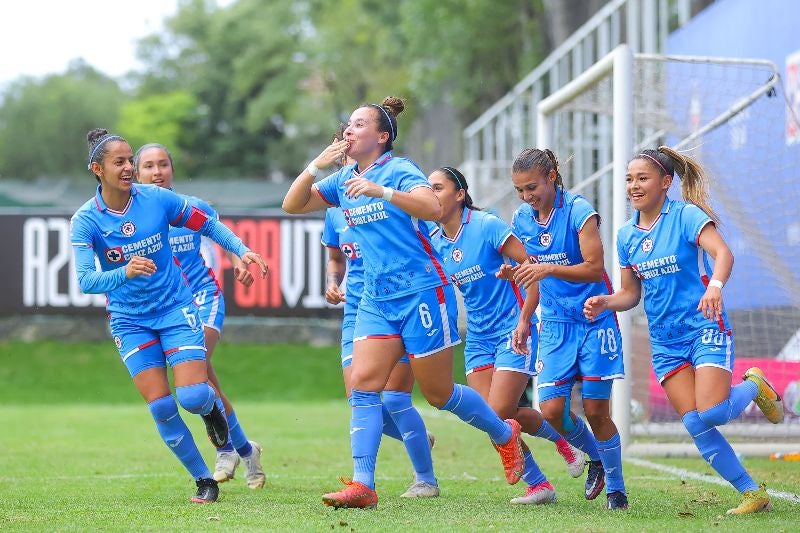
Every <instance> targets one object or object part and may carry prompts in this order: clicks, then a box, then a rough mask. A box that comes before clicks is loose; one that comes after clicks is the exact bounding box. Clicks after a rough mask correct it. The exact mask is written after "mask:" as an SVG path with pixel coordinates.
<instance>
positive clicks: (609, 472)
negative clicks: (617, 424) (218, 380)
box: [597, 433, 625, 493]
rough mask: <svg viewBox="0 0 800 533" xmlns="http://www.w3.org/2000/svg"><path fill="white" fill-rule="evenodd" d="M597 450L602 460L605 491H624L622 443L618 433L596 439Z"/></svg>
mask: <svg viewBox="0 0 800 533" xmlns="http://www.w3.org/2000/svg"><path fill="white" fill-rule="evenodd" d="M597 451H598V452H599V453H600V460H601V461H602V462H603V470H604V471H605V473H606V493H609V492H617V491H619V492H625V480H624V479H622V445H621V444H620V442H619V433H614V436H613V437H611V438H610V439H608V440H599V441H597Z"/></svg>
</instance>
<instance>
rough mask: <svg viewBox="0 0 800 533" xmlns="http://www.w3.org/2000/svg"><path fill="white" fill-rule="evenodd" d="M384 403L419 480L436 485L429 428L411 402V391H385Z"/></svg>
mask: <svg viewBox="0 0 800 533" xmlns="http://www.w3.org/2000/svg"><path fill="white" fill-rule="evenodd" d="M383 405H384V407H385V408H386V409H388V411H389V414H390V415H391V417H392V419H393V420H394V422H395V424H396V425H397V429H399V430H400V435H401V437H402V439H403V444H404V445H405V447H406V452H408V457H409V459H411V464H412V466H413V467H414V474H415V476H416V478H417V481H424V482H426V483H430V484H431V485H436V484H437V483H436V476H434V475H433V459H432V457H431V447H430V443H429V442H428V430H427V429H426V428H425V422H423V420H422V417H421V416H420V415H419V411H417V409H416V408H415V407H414V406H413V405H412V403H411V393H410V392H399V391H391V390H390V391H383Z"/></svg>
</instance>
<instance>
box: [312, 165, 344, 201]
mask: <svg viewBox="0 0 800 533" xmlns="http://www.w3.org/2000/svg"><path fill="white" fill-rule="evenodd" d="M345 169H347V171H348V172H351V171H352V167H351V166H346V167H344V168H341V169H339V170H338V171H337V172H334V173H333V174H331V175H330V176H328V177H326V178H323V179H321V180H320V181H318V182H316V183H315V184H314V188H315V189H317V191H319V194H321V195H322V199H323V200H325V201H326V202H328V203H329V204H330V205H335V206H338V205H339V203H340V201H341V200H340V199H339V193H340V191H341V184H342V177H343V172H344V171H345Z"/></svg>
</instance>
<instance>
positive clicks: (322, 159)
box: [312, 140, 350, 168]
mask: <svg viewBox="0 0 800 533" xmlns="http://www.w3.org/2000/svg"><path fill="white" fill-rule="evenodd" d="M348 148H350V143H349V142H347V141H344V140H342V141H333V142H332V143H331V144H330V146H328V147H327V148H325V149H324V150H323V151H322V153H320V154H319V155H318V156H317V157H316V159H314V161H313V162H312V163H313V164H314V166H316V167H317V168H328V167H329V166H331V165H332V164H334V163H335V162H337V161H342V160H343V159H344V156H345V152H347V149H348Z"/></svg>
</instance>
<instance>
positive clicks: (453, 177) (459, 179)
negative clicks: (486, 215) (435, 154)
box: [439, 167, 482, 211]
mask: <svg viewBox="0 0 800 533" xmlns="http://www.w3.org/2000/svg"><path fill="white" fill-rule="evenodd" d="M439 171H440V172H441V173H442V174H444V175H445V176H447V179H448V180H450V181H451V182H453V184H455V186H456V192H458V191H464V202H463V203H464V207H467V208H469V209H472V210H473V211H482V209H481V208H480V207H478V206H476V205H475V204H473V203H472V197H471V196H470V195H469V191H468V189H469V185H467V179H466V178H465V177H464V174H462V173H461V171H459V170H458V169H457V168H455V167H440V168H439Z"/></svg>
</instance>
